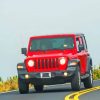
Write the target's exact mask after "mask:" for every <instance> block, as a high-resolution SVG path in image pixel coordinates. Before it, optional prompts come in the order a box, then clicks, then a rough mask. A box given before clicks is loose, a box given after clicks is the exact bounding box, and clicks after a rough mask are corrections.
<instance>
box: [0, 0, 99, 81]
mask: <svg viewBox="0 0 100 100" xmlns="http://www.w3.org/2000/svg"><path fill="white" fill-rule="evenodd" d="M59 33H84V34H85V36H86V40H87V44H88V50H89V52H90V54H91V57H92V59H93V64H94V65H99V64H100V56H99V54H100V42H99V41H100V39H99V38H100V0H0V76H1V77H2V78H3V79H6V78H7V77H9V76H12V75H17V70H16V65H17V63H19V62H22V61H23V60H24V58H25V56H24V55H22V54H21V48H22V47H27V45H28V39H29V37H30V36H35V35H44V34H46V35H48V34H59Z"/></svg>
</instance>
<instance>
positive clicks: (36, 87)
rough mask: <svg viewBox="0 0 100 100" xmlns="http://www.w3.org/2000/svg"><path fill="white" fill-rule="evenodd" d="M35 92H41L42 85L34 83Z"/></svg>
mask: <svg viewBox="0 0 100 100" xmlns="http://www.w3.org/2000/svg"><path fill="white" fill-rule="evenodd" d="M34 88H35V91H36V92H42V91H43V85H34Z"/></svg>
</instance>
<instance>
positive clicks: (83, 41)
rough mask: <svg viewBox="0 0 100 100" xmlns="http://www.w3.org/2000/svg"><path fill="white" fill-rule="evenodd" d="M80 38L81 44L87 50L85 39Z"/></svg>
mask: <svg viewBox="0 0 100 100" xmlns="http://www.w3.org/2000/svg"><path fill="white" fill-rule="evenodd" d="M80 38H81V41H82V44H83V45H84V50H87V45H86V41H85V39H84V37H80Z"/></svg>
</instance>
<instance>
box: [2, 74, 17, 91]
mask: <svg viewBox="0 0 100 100" xmlns="http://www.w3.org/2000/svg"><path fill="white" fill-rule="evenodd" d="M17 82H18V78H17V76H14V77H10V78H8V79H7V80H6V81H5V82H3V81H0V92H6V91H10V90H16V89H18V84H17Z"/></svg>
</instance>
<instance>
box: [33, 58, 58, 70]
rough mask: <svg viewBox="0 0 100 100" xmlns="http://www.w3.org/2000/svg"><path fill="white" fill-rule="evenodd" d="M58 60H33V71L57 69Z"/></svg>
mask: <svg viewBox="0 0 100 100" xmlns="http://www.w3.org/2000/svg"><path fill="white" fill-rule="evenodd" d="M58 67H59V63H58V58H48V59H47V58H46V59H37V60H35V66H34V68H35V69H50V68H51V69H52V68H55V69H56V68H58Z"/></svg>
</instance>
